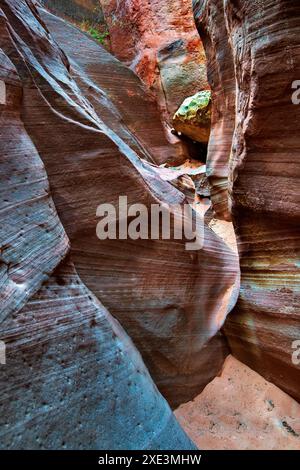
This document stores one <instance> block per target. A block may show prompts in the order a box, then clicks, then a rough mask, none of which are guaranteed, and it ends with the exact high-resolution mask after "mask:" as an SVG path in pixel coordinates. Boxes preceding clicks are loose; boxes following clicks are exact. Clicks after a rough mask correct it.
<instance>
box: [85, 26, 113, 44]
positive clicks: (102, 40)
mask: <svg viewBox="0 0 300 470" xmlns="http://www.w3.org/2000/svg"><path fill="white" fill-rule="evenodd" d="M87 33H89V34H90V35H91V36H92V38H94V39H96V41H98V42H99V43H100V44H103V45H104V44H105V39H106V38H107V37H108V36H109V32H108V31H104V33H101V32H100V31H98V30H97V29H95V28H89V29H88V30H87Z"/></svg>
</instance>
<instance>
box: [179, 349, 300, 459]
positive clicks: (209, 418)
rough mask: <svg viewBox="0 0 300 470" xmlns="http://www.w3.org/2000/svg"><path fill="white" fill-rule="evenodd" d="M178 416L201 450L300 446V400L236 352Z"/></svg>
mask: <svg viewBox="0 0 300 470" xmlns="http://www.w3.org/2000/svg"><path fill="white" fill-rule="evenodd" d="M175 415H176V416H177V418H178V420H179V422H180V423H181V425H182V427H183V428H184V429H185V430H186V432H187V434H188V435H189V436H190V437H191V439H193V441H194V442H195V443H196V444H197V445H198V446H199V448H200V449H205V450H216V449H218V450H299V449H300V405H299V403H297V402H296V401H295V400H293V398H291V397H290V396H289V395H287V394H286V393H284V392H283V391H282V390H280V389H279V388H278V387H276V386H275V385H273V384H271V383H270V382H267V381H266V380H264V378H263V377H261V376H260V375H259V374H257V373H256V372H254V371H253V370H251V369H250V368H249V367H247V366H246V365H245V364H242V363H241V362H240V361H238V360H237V359H235V358H234V357H232V356H228V358H227V359H226V361H225V364H224V367H223V370H222V374H221V375H220V377H216V378H215V379H214V380H213V381H212V382H211V383H210V384H208V385H207V387H206V388H205V389H204V391H203V392H202V393H201V394H200V395H199V396H198V397H197V398H196V399H195V400H194V401H192V402H190V403H186V404H184V405H182V406H180V407H179V408H178V409H177V410H176V412H175Z"/></svg>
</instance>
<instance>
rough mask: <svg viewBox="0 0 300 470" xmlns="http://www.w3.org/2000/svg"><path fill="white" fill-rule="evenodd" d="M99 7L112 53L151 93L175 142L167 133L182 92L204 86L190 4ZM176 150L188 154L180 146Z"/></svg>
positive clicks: (108, 0) (169, 1)
mask: <svg viewBox="0 0 300 470" xmlns="http://www.w3.org/2000/svg"><path fill="white" fill-rule="evenodd" d="M101 5H102V8H103V13H104V15H105V18H106V21H107V25H108V29H109V32H110V40H111V47H112V51H113V53H114V54H115V55H116V57H118V58H119V59H120V60H122V61H123V62H125V63H126V64H127V65H129V66H130V67H131V68H132V70H134V71H135V72H136V73H137V75H138V76H139V77H140V78H141V79H142V80H143V82H144V83H146V85H147V86H148V87H149V89H150V90H151V91H152V92H153V95H154V97H155V99H156V101H157V102H158V104H159V107H160V110H161V113H162V120H163V122H164V124H165V125H166V131H167V135H168V138H169V140H170V141H171V142H172V143H177V145H178V146H180V142H178V141H176V139H175V137H174V136H172V135H171V134H170V133H169V131H170V127H171V125H172V124H171V120H172V116H173V114H174V113H175V111H176V110H177V109H178V107H179V106H180V105H181V103H182V102H183V100H184V99H185V98H186V97H187V96H191V95H194V94H195V93H196V92H198V91H200V90H202V89H206V88H208V84H207V78H206V65H205V54H204V50H203V47H202V44H201V41H200V38H199V35H198V34H197V31H196V28H195V23H194V18H193V11H192V4H191V2H189V1H186V0H166V1H163V2H162V1H160V0H151V1H150V0H133V1H130V2H129V1H124V2H119V1H117V0H101ZM181 145H182V144H181ZM183 147H184V146H183ZM182 153H183V157H184V156H185V157H186V156H188V151H187V150H186V149H184V148H183V150H182Z"/></svg>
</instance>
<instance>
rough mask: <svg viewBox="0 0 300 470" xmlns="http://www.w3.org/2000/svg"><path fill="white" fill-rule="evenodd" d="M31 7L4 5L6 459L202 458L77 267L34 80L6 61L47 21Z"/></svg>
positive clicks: (1, 146)
mask: <svg viewBox="0 0 300 470" xmlns="http://www.w3.org/2000/svg"><path fill="white" fill-rule="evenodd" d="M29 5H30V7H31V8H32V4H31V3H30V2H25V1H24V2H20V1H19V0H18V2H17V1H16V2H12V1H10V2H4V1H2V0H1V2H0V47H1V49H0V84H1V87H0V92H1V94H0V98H1V99H0V103H1V104H0V133H1V139H0V164H1V165H0V181H1V185H0V187H1V193H0V209H1V232H0V246H1V259H0V261H1V264H0V266H1V298H0V339H1V346H2V345H3V343H2V342H5V349H6V358H5V360H6V363H5V364H4V363H3V362H4V361H3V357H2V356H1V365H0V387H1V397H0V410H1V412H0V448H1V449H132V448H133V449H157V448H160V449H178V448H180V449H194V445H193V444H192V442H191V441H190V440H189V439H188V438H187V436H186V435H185V434H184V432H183V431H182V429H181V428H180V426H179V425H178V423H177V422H176V420H175V418H174V416H173V414H172V412H171V410H170V408H169V406H168V404H167V403H166V401H165V400H164V399H163V398H162V396H161V395H160V394H159V392H158V390H157V388H156V386H155V385H154V383H153V382H152V379H151V378H150V376H149V373H148V371H147V369H146V368H145V366H144V364H143V362H142V359H141V357H140V355H139V353H138V352H137V350H136V349H135V347H134V346H133V344H132V342H131V340H129V338H128V337H127V335H126V334H125V332H124V331H123V330H122V328H121V327H120V325H119V324H118V323H117V322H116V321H115V320H113V318H112V317H111V315H110V314H109V313H108V312H107V310H106V309H105V308H104V307H103V306H102V305H101V304H100V303H99V301H98V300H97V299H96V297H95V296H94V295H93V294H92V293H91V292H90V291H88V289H87V288H86V287H85V286H84V284H83V283H82V281H81V280H80V278H79V277H78V275H77V273H76V271H75V269H74V266H73V264H72V262H71V261H70V260H69V259H65V257H66V255H67V253H68V249H69V241H68V238H67V236H66V234H65V232H64V229H63V227H62V225H61V223H60V221H59V219H58V216H57V213H56V210H55V207H54V204H53V201H52V199H51V196H50V194H49V184H48V179H47V175H46V172H45V168H44V166H43V163H42V161H41V159H40V157H39V155H38V153H37V150H36V148H35V147H34V145H33V143H32V142H31V140H30V138H29V136H28V134H27V132H26V130H25V128H24V126H23V123H22V120H21V119H20V111H21V105H22V93H23V91H24V88H23V85H24V82H23V80H24V75H23V74H25V73H29V70H28V69H27V68H26V67H27V66H26V64H25V61H22V60H20V62H19V63H18V67H19V70H17V69H16V67H15V66H14V65H13V63H12V62H11V61H10V59H9V58H8V56H7V55H6V54H5V53H4V50H5V51H9V53H11V54H12V57H13V59H16V57H17V55H18V54H17V50H18V49H17V47H16V45H15V44H14V43H13V42H12V38H11V36H10V34H12V35H13V36H14V39H16V40H17V39H19V36H18V35H17V33H16V32H14V31H13V30H12V28H11V25H12V24H13V22H14V21H16V18H17V16H19V15H20V16H19V17H20V18H22V23H21V22H19V23H17V22H16V23H14V24H15V26H16V28H17V26H20V25H21V24H22V25H23V27H24V29H23V30H22V29H21V30H20V33H21V32H22V33H24V35H25V36H26V34H28V33H29V32H30V29H29V24H30V25H31V26H32V27H33V28H34V26H35V22H37V21H38V20H37V18H38V17H37V16H36V14H37V12H36V10H34V9H33V8H32V9H29ZM33 14H34V16H33ZM5 15H7V16H5ZM8 18H9V20H8ZM29 19H30V21H29ZM26 21H28V23H27V22H26ZM38 24H40V23H39V22H38ZM40 28H41V29H40V30H38V29H35V36H33V37H32V39H35V41H33V44H37V43H38V42H39V39H40V38H39V31H40V32H41V31H44V30H43V29H42V26H41V24H40ZM33 30H34V29H33ZM43 34H45V32H44V33H43ZM29 37H30V36H29ZM27 39H28V37H27ZM48 39H49V36H48ZM19 40H20V39H19ZM49 41H50V39H49ZM42 44H44V46H45V44H47V43H43V42H42ZM52 47H54V44H53V43H52ZM52 51H53V49H52ZM26 52H27V54H28V56H30V51H29V50H28V49H27V51H26ZM44 52H45V49H44ZM56 52H57V57H59V58H60V59H62V60H64V56H63V55H62V54H61V52H60V51H59V49H58V48H57V49H56ZM24 53H25V49H24ZM28 56H27V57H28ZM31 57H32V56H31ZM40 59H41V57H40ZM26 70H27V72H25V71H26ZM56 71H57V72H58V70H56ZM28 76H29V75H27V78H28ZM45 76H46V71H45ZM60 78H62V75H60ZM27 83H28V85H29V84H30V83H31V86H33V82H29V81H28V82H27ZM40 124H41V125H42V126H43V127H44V128H45V129H46V130H47V129H48V128H47V127H46V125H45V124H43V123H40ZM48 132H49V131H48ZM52 132H54V129H52ZM58 167H59V166H58ZM2 352H3V350H2ZM128 429H130V433H128Z"/></svg>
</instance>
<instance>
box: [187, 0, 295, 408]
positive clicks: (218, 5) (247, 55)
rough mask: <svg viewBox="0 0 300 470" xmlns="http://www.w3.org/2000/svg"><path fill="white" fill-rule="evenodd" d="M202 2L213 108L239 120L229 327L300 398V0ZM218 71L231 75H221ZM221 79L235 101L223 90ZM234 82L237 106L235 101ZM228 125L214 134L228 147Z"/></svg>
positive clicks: (249, 355) (239, 345)
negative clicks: (235, 267) (298, 344)
mask: <svg viewBox="0 0 300 470" xmlns="http://www.w3.org/2000/svg"><path fill="white" fill-rule="evenodd" d="M222 5H223V6H222ZM194 7H195V14H196V19H197V23H198V25H199V30H200V34H201V35H202V37H203V41H204V44H205V40H206V41H207V46H206V48H207V50H208V49H209V50H211V51H213V56H212V57H211V56H209V57H208V59H209V64H210V65H209V66H208V70H209V71H210V75H211V80H210V82H211V85H212V88H213V89H212V93H213V96H214V95H215V96H216V100H215V102H214V99H213V102H214V103H215V107H216V109H215V110H214V109H213V111H212V113H213V115H214V113H215V115H216V114H217V115H219V116H223V117H224V119H225V116H226V118H228V122H230V123H232V122H234V121H235V123H236V124H235V130H234V135H233V140H232V151H231V159H230V195H231V201H232V214H233V219H234V224H235V227H236V232H237V236H238V242H239V251H240V258H241V270H242V286H241V294H240V298H239V302H238V304H237V306H236V308H235V311H234V312H233V314H232V315H231V316H230V318H229V319H228V322H227V324H226V329H225V330H226V335H227V337H228V339H229V342H230V346H231V349H232V351H233V354H234V355H235V356H237V357H238V358H239V359H240V360H241V361H243V362H245V363H246V364H247V365H249V366H250V367H251V368H252V369H254V370H256V371H258V372H259V373H260V374H261V375H263V376H264V377H265V378H267V379H268V380H270V381H271V382H273V383H275V384H276V385H278V386H279V387H280V388H282V389H283V390H285V391H286V392H288V393H289V394H291V395H292V396H293V397H295V398H297V399H298V400H299V399H300V394H299V380H300V365H298V364H297V360H293V352H294V350H293V343H294V342H295V341H297V340H299V339H300V328H299V321H300V317H299V209H298V207H299V196H298V194H299V191H298V188H299V176H300V171H299V139H300V137H299V135H300V134H299V126H300V106H299V105H298V106H297V105H295V104H293V102H292V94H293V93H294V89H293V86H294V81H296V80H298V79H299V77H300V39H299V38H300V34H299V33H300V5H299V2H298V1H296V0H294V1H293V0H282V1H280V2H275V3H274V2H272V1H270V0H261V1H259V2H253V1H250V0H249V1H248V0H245V1H243V2H241V1H233V0H232V1H231V0H226V1H224V2H217V1H215V0H207V1H195V2H194ZM214 31H219V34H220V35H216V36H215V35H214V34H213V32H214ZM222 58H223V59H224V58H228V60H227V59H226V61H224V62H223V60H222ZM232 63H233V67H232ZM217 67H218V68H217ZM233 70H234V73H233V72H232V71H233ZM217 71H218V72H217ZM216 74H217V76H223V77H225V78H224V81H223V84H222V82H220V80H216V79H215V78H214V77H215V76H216ZM233 84H234V85H233ZM220 86H222V87H223V88H224V89H225V90H227V91H228V92H229V96H230V98H229V101H228V100H227V101H226V100H224V101H223V102H222V101H220V100H219V99H218V95H219V93H220ZM233 88H235V89H236V99H235V100H236V111H235V113H234V114H233V108H232V106H231V107H229V108H228V104H229V103H232V98H231V96H232V90H233ZM219 109H221V111H219ZM213 120H214V118H213ZM224 122H225V121H224ZM230 125H231V124H230ZM230 128H231V127H230ZM215 129H216V127H215ZM230 132H231V131H230ZM230 132H227V131H226V132H225V134H223V133H222V132H218V133H217V134H216V136H217V135H218V136H219V139H220V140H219V143H218V146H219V148H225V147H226V155H228V150H229V147H230V144H229V137H230ZM214 133H215V130H214V128H213V130H212V135H213V136H214ZM214 140H215V138H214V137H213V142H212V145H214ZM224 155H225V154H224ZM224 161H225V159H224Z"/></svg>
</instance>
